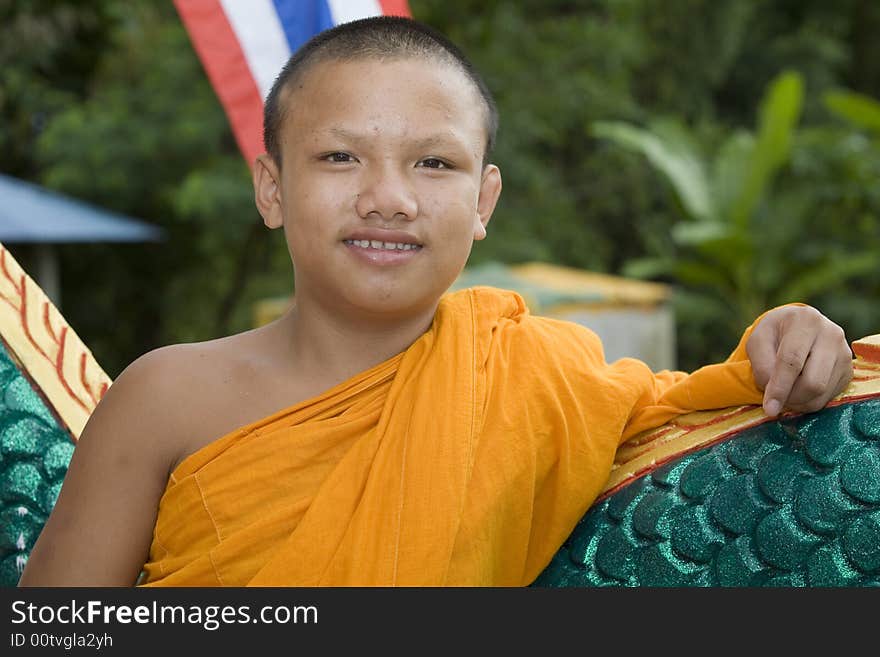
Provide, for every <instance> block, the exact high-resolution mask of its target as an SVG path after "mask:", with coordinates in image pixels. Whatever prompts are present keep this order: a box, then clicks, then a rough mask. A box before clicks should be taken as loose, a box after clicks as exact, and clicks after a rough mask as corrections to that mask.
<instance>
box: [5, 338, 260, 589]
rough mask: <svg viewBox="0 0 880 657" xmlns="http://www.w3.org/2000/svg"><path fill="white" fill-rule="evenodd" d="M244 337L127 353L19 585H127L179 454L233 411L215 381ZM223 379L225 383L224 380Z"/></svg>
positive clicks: (233, 362) (237, 362)
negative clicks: (137, 355) (127, 358)
mask: <svg viewBox="0 0 880 657" xmlns="http://www.w3.org/2000/svg"><path fill="white" fill-rule="evenodd" d="M248 346H249V345H248V343H247V341H245V342H242V341H241V340H240V339H223V340H218V341H209V342H205V343H193V344H181V345H173V346H169V347H162V348H160V349H156V350H154V351H151V352H148V353H146V354H144V355H143V356H141V357H140V358H138V359H136V360H135V361H134V362H132V363H131V364H130V365H129V366H128V367H127V368H125V370H124V371H123V372H122V373H121V374H120V375H119V376H118V377H117V378H116V379H115V380H114V382H113V383H112V385H111V386H110V388H109V389H108V390H107V392H106V393H105V395H104V397H103V398H102V399H101V401H100V402H99V403H98V405H97V407H96V408H95V410H94V412H93V413H92V414H91V416H90V417H89V420H88V422H87V423H86V426H85V428H84V429H83V431H82V434H81V435H80V437H79V440H78V441H77V445H76V449H75V450H74V453H73V457H72V459H71V462H70V465H69V467H68V471H67V474H66V476H65V479H64V483H63V485H62V488H61V492H60V494H59V497H58V500H57V502H56V504H55V507H54V509H53V511H52V513H51V515H50V517H49V519H48V520H47V522H46V524H45V526H44V528H43V531H42V533H41V534H40V536H39V538H38V540H37V542H36V544H35V545H34V548H33V550H32V551H31V556H30V559H29V561H28V563H27V566H26V567H25V571H24V573H23V574H22V577H21V580H20V584H21V585H22V586H59V585H60V586H80V585H85V586H114V585H119V586H129V585H131V584H133V583H134V581H135V580H136V578H137V575H138V573H139V572H140V569H141V567H142V565H143V564H144V563H145V561H146V559H147V556H148V552H149V547H150V543H151V541H152V533H153V527H154V525H155V522H156V516H157V511H158V506H159V501H160V499H161V497H162V494H163V492H164V490H165V487H166V485H167V482H168V477H169V474H170V472H171V471H172V469H173V468H174V466H175V465H176V463H178V462H179V460H180V458H181V457H182V455H185V454H187V453H189V452H190V451H193V450H194V449H196V448H197V444H198V441H199V440H210V439H211V438H213V437H216V436H214V435H213V433H212V432H214V431H219V430H221V429H222V428H223V427H225V426H226V424H228V423H230V422H234V421H235V418H234V417H231V416H230V415H229V413H224V412H223V410H222V409H223V408H224V407H228V406H230V405H231V404H230V397H229V394H231V393H228V392H224V385H223V384H222V381H223V380H225V379H229V377H230V373H234V372H235V371H236V369H237V368H238V369H241V368H242V367H243V366H242V363H247V362H249V360H252V359H251V358H250V357H249V356H247V348H248ZM227 387H228V386H227Z"/></svg>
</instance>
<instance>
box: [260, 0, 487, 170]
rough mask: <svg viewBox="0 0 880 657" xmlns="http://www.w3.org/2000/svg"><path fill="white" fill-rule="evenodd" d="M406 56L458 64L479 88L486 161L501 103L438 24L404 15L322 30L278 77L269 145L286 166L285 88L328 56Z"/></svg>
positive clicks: (267, 115)
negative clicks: (283, 132) (283, 148)
mask: <svg viewBox="0 0 880 657" xmlns="http://www.w3.org/2000/svg"><path fill="white" fill-rule="evenodd" d="M402 55H416V56H422V57H425V56H427V57H432V58H434V59H437V60H440V61H445V62H447V63H449V64H452V65H454V66H456V67H457V68H458V69H459V70H461V72H462V73H464V74H465V75H466V76H467V77H468V79H469V80H470V81H471V82H473V84H474V86H476V88H477V91H479V93H480V96H481V98H482V99H483V104H484V105H485V107H484V111H485V114H486V117H485V118H486V148H485V151H484V154H483V164H484V165H485V164H486V163H487V162H488V161H489V154H490V153H491V152H492V148H493V147H494V145H495V133H496V132H497V131H498V108H497V107H496V105H495V100H494V99H493V98H492V93H491V92H490V91H489V87H488V86H487V85H486V83H485V81H484V80H483V78H482V77H481V76H480V74H479V73H478V72H477V70H476V69H475V68H474V66H473V64H471V62H470V61H469V60H468V59H467V57H465V55H464V53H463V52H462V51H461V50H460V49H459V48H458V46H456V45H455V44H454V43H452V41H450V40H449V39H447V38H446V37H445V36H444V35H443V34H441V33H440V32H438V31H437V30H435V29H434V28H432V27H429V26H427V25H425V24H424V23H420V22H418V21H416V20H413V19H412V18H406V17H403V16H373V17H371V18H362V19H359V20H355V21H349V22H347V23H340V24H339V25H337V26H336V27H332V28H330V29H328V30H324V31H323V32H319V33H318V34H316V35H315V36H313V37H312V38H311V39H310V40H309V41H307V42H306V43H305V44H303V45H302V46H301V47H300V48H299V49H298V50H297V51H296V52H295V53H294V54H293V55H292V56H291V57H290V59H288V60H287V63H286V64H285V65H284V68H282V69H281V72H280V73H279V74H278V77H277V78H275V82H274V83H273V84H272V89H271V90H270V91H269V94H268V96H266V102H265V104H264V106H263V144H264V145H265V148H266V151H267V152H268V153H269V155H271V156H272V159H273V160H275V163H276V164H277V165H278V166H279V167H280V166H281V140H280V134H281V126H282V124H283V122H284V116H285V108H284V107H283V104H282V102H281V95H282V91H283V90H284V89H285V88H286V87H287V86H289V85H290V84H292V83H293V82H295V81H296V80H297V79H299V78H300V76H302V75H303V73H305V71H306V70H307V69H308V68H309V67H311V66H312V65H313V64H316V63H318V62H322V61H327V60H341V61H353V60H358V59H368V58H376V59H383V58H393V57H398V56H402Z"/></svg>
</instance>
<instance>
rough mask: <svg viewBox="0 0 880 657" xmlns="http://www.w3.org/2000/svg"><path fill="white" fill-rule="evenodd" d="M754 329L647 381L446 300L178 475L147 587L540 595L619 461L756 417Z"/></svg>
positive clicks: (541, 327)
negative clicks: (414, 328) (677, 423)
mask: <svg viewBox="0 0 880 657" xmlns="http://www.w3.org/2000/svg"><path fill="white" fill-rule="evenodd" d="M753 326H754V325H753ZM750 330H751V327H750V328H749V330H747V331H746V333H745V334H744V335H743V338H742V340H741V341H740V343H739V345H738V346H737V348H736V349H735V350H734V352H733V353H732V354H731V356H730V358H728V360H727V361H725V362H723V363H718V364H714V365H709V366H706V367H704V368H701V369H699V370H697V371H695V372H693V373H690V374H688V373H685V372H670V371H664V372H659V373H654V372H652V371H651V370H650V368H649V367H648V366H647V365H646V364H644V363H642V362H641V361H638V360H635V359H629V358H625V359H621V360H618V361H615V362H613V363H606V362H605V359H604V355H603V350H602V345H601V342H600V340H599V338H598V337H597V336H596V335H595V334H594V333H593V332H592V331H590V330H589V329H587V328H585V327H583V326H580V325H577V324H574V323H569V322H564V321H559V320H554V319H550V318H543V317H536V316H534V315H531V314H530V313H529V312H528V310H527V308H526V306H525V304H524V302H523V300H522V298H521V297H519V295H517V294H516V293H514V292H509V291H505V290H498V289H495V288H489V287H475V288H469V289H466V290H461V291H458V292H453V293H449V294H447V295H445V296H444V297H443V298H442V299H441V301H440V304H439V307H438V310H437V313H436V316H435V319H434V322H433V324H432V326H431V327H430V329H429V330H428V331H427V332H426V333H425V334H423V335H422V336H421V337H420V338H419V339H417V340H416V341H415V342H414V343H413V344H412V345H411V346H410V347H409V348H408V349H407V350H406V351H405V352H403V353H401V354H398V355H397V356H394V357H393V358H391V359H389V360H387V361H385V362H383V363H381V364H379V365H377V366H375V367H373V368H372V369H370V370H368V371H366V372H363V373H361V374H359V375H357V376H355V377H353V378H352V379H350V380H348V381H346V382H344V383H342V384H340V385H338V386H336V387H334V388H332V389H331V390H328V391H326V392H325V393H323V394H321V395H319V396H317V397H315V398H313V399H310V400H306V401H304V402H302V403H299V404H296V405H295V406H292V407H290V408H288V409H284V410H282V411H279V412H278V413H276V414H273V415H272V416H270V417H267V418H265V419H264V420H261V421H259V422H256V423H254V424H251V425H248V426H246V427H242V428H241V429H239V430H237V431H234V432H232V433H230V434H228V435H226V436H223V437H222V438H219V439H217V440H215V441H214V442H212V443H210V444H208V445H207V446H205V447H204V448H202V449H201V450H199V451H198V452H196V453H194V454H192V455H190V456H189V457H187V458H186V459H185V460H184V461H183V462H181V463H180V465H179V466H178V467H177V468H176V469H175V471H174V472H173V473H172V475H171V477H170V479H169V482H168V485H167V488H166V490H165V492H164V495H163V497H162V499H161V502H160V507H159V514H158V518H157V521H156V526H155V530H154V538H153V542H152V545H151V548H150V556H149V561H148V562H147V563H146V564H145V566H144V574H145V578H144V581H143V585H146V586H221V585H225V586H521V585H528V584H530V583H531V582H532V581H534V579H535V578H536V577H537V575H538V574H539V573H540V572H541V571H542V570H543V569H544V568H545V567H546V566H547V564H548V563H549V562H550V559H551V558H552V557H553V555H554V553H555V552H556V551H557V550H558V549H559V547H560V546H561V545H562V543H563V541H564V540H565V539H566V538H567V537H568V535H569V534H570V533H571V531H572V530H573V528H574V526H575V524H576V523H577V522H578V520H580V518H581V517H582V516H583V514H584V513H585V512H586V510H587V509H588V508H589V506H590V505H591V504H592V502H593V501H594V500H595V498H596V496H597V495H598V493H599V492H600V491H601V490H602V488H603V486H604V484H605V482H606V480H607V478H608V476H609V473H610V469H611V464H612V462H613V459H614V454H615V451H616V449H617V447H618V445H619V444H620V443H621V442H623V441H624V440H626V439H627V438H629V437H631V436H633V435H635V434H637V433H639V432H641V431H643V430H645V429H650V428H653V427H656V426H659V425H661V424H663V423H664V422H666V421H667V420H669V419H671V418H672V417H674V416H676V415H679V414H681V413H686V412H688V411H691V410H698V409H710V408H723V407H726V406H732V405H738V404H748V403H760V402H761V398H762V393H761V391H760V390H758V389H757V387H756V386H755V383H754V380H753V376H752V370H751V366H750V364H749V361H748V357H747V355H746V352H745V343H746V339H747V337H748V335H749V331H750Z"/></svg>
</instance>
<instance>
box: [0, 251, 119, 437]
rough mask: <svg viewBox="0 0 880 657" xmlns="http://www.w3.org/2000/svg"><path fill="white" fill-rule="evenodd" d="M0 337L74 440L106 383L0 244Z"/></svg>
mask: <svg viewBox="0 0 880 657" xmlns="http://www.w3.org/2000/svg"><path fill="white" fill-rule="evenodd" d="M0 337H2V339H3V342H4V344H5V345H6V346H7V348H8V349H9V350H10V351H11V354H10V355H11V356H12V358H14V359H15V360H16V361H17V362H18V363H19V364H20V365H21V367H22V369H23V371H24V373H25V374H26V375H27V376H28V377H29V378H30V379H31V381H32V382H33V383H34V385H35V386H36V387H37V388H38V390H39V392H40V393H41V394H42V396H43V398H44V399H45V400H46V401H47V403H48V404H49V406H50V407H51V410H52V411H54V413H55V415H56V416H57V417H58V418H59V420H60V421H61V422H62V423H63V424H64V425H65V426H64V428H65V429H66V430H67V431H68V432H69V433H70V435H71V437H72V438H73V439H74V440H76V439H77V438H79V435H80V433H81V432H82V429H83V427H84V426H85V424H86V420H88V418H89V415H91V413H92V411H93V410H94V408H95V406H96V405H97V404H98V401H100V399H101V397H103V396H104V393H105V392H106V391H107V388H109V387H110V384H111V383H112V380H111V379H110V377H109V376H108V375H107V373H106V372H104V370H103V369H101V366H100V365H98V363H97V361H96V360H95V358H94V356H93V355H92V352H91V351H89V349H88V348H87V347H86V346H85V345H84V344H83V342H82V341H81V340H80V339H79V336H77V334H76V332H75V331H74V330H73V329H72V328H71V327H70V325H68V323H67V322H66V320H65V319H64V317H63V316H62V315H61V313H60V312H59V311H58V309H57V308H56V307H55V305H54V304H53V303H52V302H51V301H50V300H49V298H48V297H47V296H46V294H45V293H44V292H43V291H42V290H41V289H40V286H39V285H37V284H36V282H34V280H33V279H32V278H31V277H30V276H28V275H27V274H26V273H25V271H24V270H23V269H22V268H21V266H19V264H18V262H16V260H15V258H13V257H12V254H11V253H9V251H8V250H7V249H6V247H5V246H4V245H3V244H2V243H0Z"/></svg>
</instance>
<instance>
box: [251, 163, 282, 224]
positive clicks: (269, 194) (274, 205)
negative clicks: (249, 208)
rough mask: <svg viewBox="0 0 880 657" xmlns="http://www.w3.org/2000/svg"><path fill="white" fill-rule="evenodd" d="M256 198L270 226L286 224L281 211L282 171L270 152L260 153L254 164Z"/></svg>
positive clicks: (264, 220)
mask: <svg viewBox="0 0 880 657" xmlns="http://www.w3.org/2000/svg"><path fill="white" fill-rule="evenodd" d="M252 173H253V179H254V200H255V201H256V204H257V210H259V211H260V215H261V216H262V217H263V223H264V224H266V226H267V227H268V228H280V227H281V226H282V225H283V224H284V216H283V213H282V211H281V172H280V171H279V170H278V166H277V165H276V164H275V160H274V159H273V158H272V156H271V155H269V154H268V153H263V154H262V155H258V156H257V159H256V160H255V161H254V166H253V170H252Z"/></svg>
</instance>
